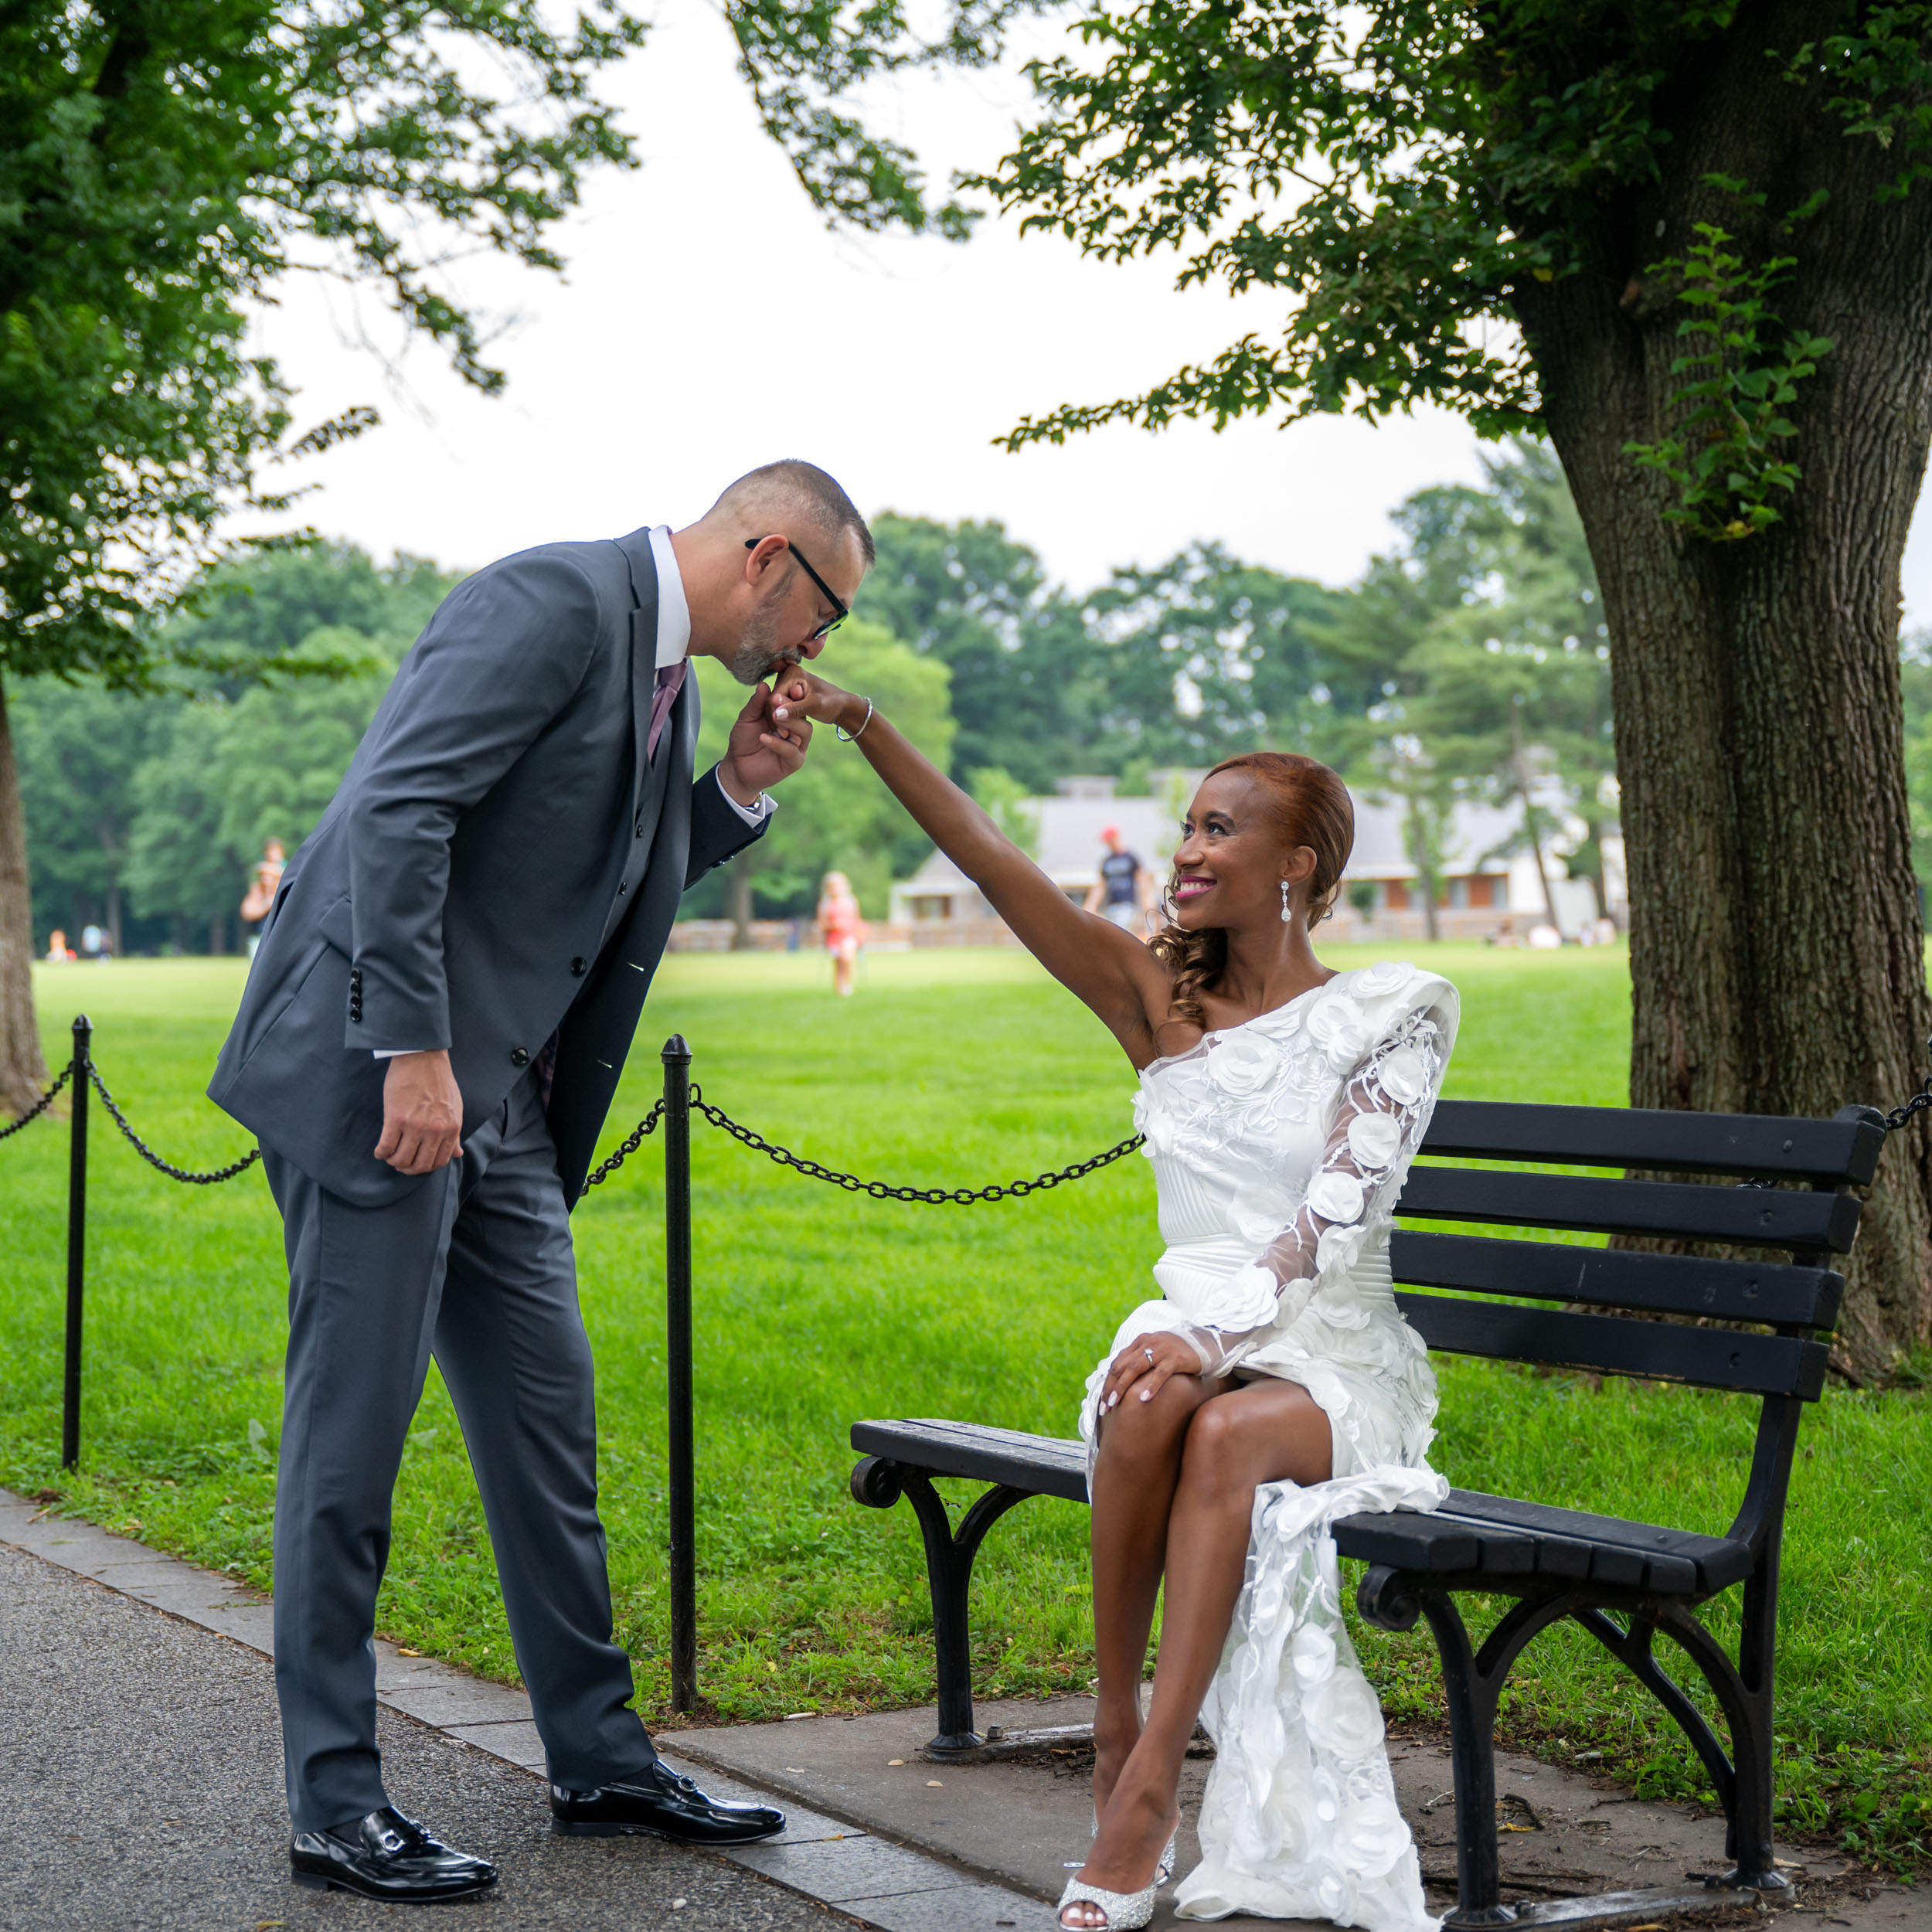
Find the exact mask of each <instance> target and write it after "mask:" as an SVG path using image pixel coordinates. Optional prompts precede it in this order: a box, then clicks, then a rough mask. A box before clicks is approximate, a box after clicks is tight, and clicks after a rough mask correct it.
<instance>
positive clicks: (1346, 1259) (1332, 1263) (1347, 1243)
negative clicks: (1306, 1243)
mask: <svg viewBox="0 0 1932 1932" xmlns="http://www.w3.org/2000/svg"><path fill="white" fill-rule="evenodd" d="M1364 1233H1365V1230H1362V1229H1361V1228H1359V1227H1335V1228H1324V1229H1323V1230H1321V1240H1318V1242H1316V1243H1315V1267H1316V1268H1317V1269H1318V1270H1319V1271H1320V1272H1321V1274H1328V1272H1329V1271H1330V1270H1336V1271H1343V1270H1347V1269H1349V1268H1352V1267H1354V1266H1355V1257H1356V1256H1357V1255H1358V1254H1359V1253H1361V1252H1362V1239H1363V1236H1364Z"/></svg>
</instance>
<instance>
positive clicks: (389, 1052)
mask: <svg viewBox="0 0 1932 1932" xmlns="http://www.w3.org/2000/svg"><path fill="white" fill-rule="evenodd" d="M429 1050H430V1049H428V1048H427V1046H378V1047H376V1048H373V1049H372V1050H371V1053H370V1055H369V1057H370V1058H371V1059H372V1060H394V1059H395V1058H396V1056H398V1055H399V1054H402V1053H427V1052H428V1051H429Z"/></svg>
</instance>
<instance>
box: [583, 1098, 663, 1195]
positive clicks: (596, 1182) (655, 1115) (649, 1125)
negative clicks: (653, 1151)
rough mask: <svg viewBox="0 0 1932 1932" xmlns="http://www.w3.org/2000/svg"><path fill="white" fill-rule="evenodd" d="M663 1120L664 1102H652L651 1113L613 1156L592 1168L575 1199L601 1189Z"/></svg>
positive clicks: (625, 1138) (633, 1129)
mask: <svg viewBox="0 0 1932 1932" xmlns="http://www.w3.org/2000/svg"><path fill="white" fill-rule="evenodd" d="M663 1118H664V1102H663V1101H662V1100H658V1101H655V1102H654V1103H653V1104H652V1106H651V1111H650V1112H649V1113H648V1114H645V1117H644V1118H643V1119H642V1120H641V1121H638V1124H637V1125H636V1126H635V1127H634V1128H631V1131H630V1132H629V1133H628V1134H626V1135H625V1136H624V1144H623V1145H622V1146H621V1147H620V1148H618V1149H617V1151H616V1153H614V1154H613V1155H611V1158H610V1159H609V1160H607V1161H606V1162H604V1163H603V1164H602V1165H600V1166H599V1167H597V1168H593V1169H592V1170H591V1172H590V1173H589V1174H588V1175H587V1176H586V1177H585V1179H584V1182H583V1186H582V1187H580V1189H578V1190H577V1199H579V1200H582V1199H583V1197H584V1196H585V1195H587V1194H588V1193H589V1192H590V1190H591V1189H593V1188H594V1187H601V1186H602V1185H604V1182H606V1181H607V1180H609V1179H610V1178H611V1175H614V1173H616V1172H617V1169H618V1168H621V1166H623V1165H624V1162H626V1161H627V1160H628V1159H629V1158H630V1157H631V1155H633V1154H634V1153H636V1152H637V1151H638V1148H641V1146H643V1145H644V1144H645V1141H647V1140H648V1138H650V1137H651V1135H652V1134H655V1133H656V1131H658V1122H659V1121H662V1119H663Z"/></svg>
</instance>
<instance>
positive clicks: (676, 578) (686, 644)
mask: <svg viewBox="0 0 1932 1932" xmlns="http://www.w3.org/2000/svg"><path fill="white" fill-rule="evenodd" d="M651 562H652V563H655V565H656V566H658V652H657V660H656V666H655V668H657V669H658V670H659V671H664V670H668V668H670V667H671V666H672V665H674V664H681V663H682V662H684V660H685V658H688V657H689V656H690V655H691V606H690V605H689V604H688V603H687V602H686V601H685V594H684V573H683V572H682V570H679V567H678V553H677V552H676V551H675V549H672V546H671V526H670V525H669V524H668V523H658V524H655V525H653V526H652V527H651ZM690 675H691V673H690V672H688V671H687V672H685V676H686V677H687V678H688V677H689V676H690ZM666 728H667V729H668V721H667V727H666ZM714 776H715V773H714ZM717 785H718V789H719V791H720V792H723V794H724V801H725V803H726V804H728V805H729V806H730V808H731V809H732V810H733V811H735V812H736V814H737V815H738V816H739V817H740V818H742V819H743V821H745V823H746V824H747V825H763V824H764V821H766V820H767V818H770V816H771V815H772V813H773V812H774V811H776V810H777V807H776V806H775V805H774V804H773V802H772V799H771V795H770V793H768V792H763V791H761V792H760V793H759V794H758V796H757V798H755V799H754V800H753V801H752V803H751V804H748V805H741V804H739V802H738V801H737V800H736V799H735V798H733V797H732V795H731V794H730V791H728V790H726V786H725V781H723V778H719V779H718V781H717ZM422 1050H423V1049H421V1048H420V1047H416V1046H391V1047H387V1048H378V1049H376V1059H378V1060H394V1059H395V1058H396V1056H397V1055H398V1054H400V1053H420V1052H421V1051H422Z"/></svg>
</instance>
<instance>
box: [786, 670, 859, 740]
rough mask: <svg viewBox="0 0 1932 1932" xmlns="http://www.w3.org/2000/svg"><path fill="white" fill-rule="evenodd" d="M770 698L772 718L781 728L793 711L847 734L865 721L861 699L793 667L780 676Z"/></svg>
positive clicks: (811, 673)
mask: <svg viewBox="0 0 1932 1932" xmlns="http://www.w3.org/2000/svg"><path fill="white" fill-rule="evenodd" d="M772 698H773V704H774V709H773V712H772V716H773V717H774V719H775V720H776V721H777V723H780V724H781V725H782V724H783V723H784V721H785V719H787V717H789V716H791V713H793V712H794V711H797V712H800V713H803V714H804V716H806V717H808V718H809V719H811V721H812V722H813V723H815V724H828V725H843V726H845V729H846V730H848V731H853V730H857V729H858V727H859V726H860V725H861V724H862V723H864V722H865V719H866V700H865V699H863V698H856V697H854V696H852V693H851V692H849V691H841V690H840V689H839V688H838V685H835V684H832V683H831V682H828V681H827V680H826V679H824V678H821V677H820V676H819V675H818V672H815V671H807V670H804V669H803V668H801V667H800V666H798V665H792V666H791V667H790V668H787V669H786V670H784V671H782V672H780V673H779V675H778V679H777V686H776V688H775V689H774V692H773V693H772Z"/></svg>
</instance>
